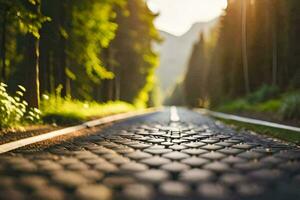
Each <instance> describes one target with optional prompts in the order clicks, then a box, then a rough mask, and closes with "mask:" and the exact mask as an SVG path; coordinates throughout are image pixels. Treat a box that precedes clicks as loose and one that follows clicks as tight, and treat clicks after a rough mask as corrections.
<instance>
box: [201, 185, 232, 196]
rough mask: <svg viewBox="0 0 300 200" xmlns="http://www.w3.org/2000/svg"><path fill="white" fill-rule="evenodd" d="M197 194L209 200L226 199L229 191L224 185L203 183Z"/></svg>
mask: <svg viewBox="0 0 300 200" xmlns="http://www.w3.org/2000/svg"><path fill="white" fill-rule="evenodd" d="M197 192H198V193H199V194H200V195H201V196H203V197H205V198H209V199H226V198H228V196H229V191H228V189H227V188H226V187H225V186H224V185H220V184H214V183H202V184H200V185H199V186H198V188H197Z"/></svg>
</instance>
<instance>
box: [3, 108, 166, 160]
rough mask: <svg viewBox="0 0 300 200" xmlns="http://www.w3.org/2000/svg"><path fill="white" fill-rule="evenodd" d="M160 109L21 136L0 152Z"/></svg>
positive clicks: (117, 115) (116, 115)
mask: <svg viewBox="0 0 300 200" xmlns="http://www.w3.org/2000/svg"><path fill="white" fill-rule="evenodd" d="M161 110H162V108H161V107H158V108H148V109H144V110H138V111H132V112H126V113H120V114H115V115H110V116H107V117H102V118H99V119H96V120H91V121H87V122H84V123H82V124H79V125H75V126H70V127H67V128H63V129H59V130H55V131H51V132H48V133H43V134H40V135H37V136H32V137H28V138H23V139H20V140H16V141H12V142H8V143H5V144H2V145H0V154H3V153H6V152H9V151H12V150H15V149H18V148H21V147H24V146H27V145H31V144H35V143H38V142H42V141H46V140H49V139H53V138H56V137H59V136H64V135H68V134H71V133H73V132H75V131H81V130H84V129H87V128H92V127H96V126H100V125H104V124H107V123H112V122H116V121H121V120H125V119H129V118H132V117H137V116H141V115H146V114H151V113H156V112H159V111H161Z"/></svg>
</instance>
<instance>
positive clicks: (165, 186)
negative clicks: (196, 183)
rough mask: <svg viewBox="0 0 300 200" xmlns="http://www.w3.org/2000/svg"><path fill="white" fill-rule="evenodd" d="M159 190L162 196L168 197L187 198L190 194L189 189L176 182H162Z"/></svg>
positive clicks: (185, 185) (183, 184)
mask: <svg viewBox="0 0 300 200" xmlns="http://www.w3.org/2000/svg"><path fill="white" fill-rule="evenodd" d="M159 188H160V190H161V192H162V193H163V194H165V195H170V196H187V195H188V194H189V193H190V187H189V186H188V185H187V184H185V183H182V182H178V181H168V182H164V183H162V184H161V185H160V187H159Z"/></svg>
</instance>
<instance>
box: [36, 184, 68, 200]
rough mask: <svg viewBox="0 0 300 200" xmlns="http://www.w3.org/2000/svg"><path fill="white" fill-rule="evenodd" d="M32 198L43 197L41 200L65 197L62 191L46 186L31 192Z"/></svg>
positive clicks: (59, 199)
mask: <svg viewBox="0 0 300 200" xmlns="http://www.w3.org/2000/svg"><path fill="white" fill-rule="evenodd" d="M33 197H34V198H33V199H43V200H61V199H65V195H64V192H63V191H62V190H60V189H58V188H56V187H53V186H50V187H49V186H47V187H45V188H43V189H40V190H35V192H34V193H33Z"/></svg>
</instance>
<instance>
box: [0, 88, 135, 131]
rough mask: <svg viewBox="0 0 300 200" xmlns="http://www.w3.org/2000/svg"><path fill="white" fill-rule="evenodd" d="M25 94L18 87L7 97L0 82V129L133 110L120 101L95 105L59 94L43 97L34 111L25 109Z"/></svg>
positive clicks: (89, 117)
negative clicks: (38, 107)
mask: <svg viewBox="0 0 300 200" xmlns="http://www.w3.org/2000/svg"><path fill="white" fill-rule="evenodd" d="M24 93H26V89H25V88H24V87H23V86H18V90H17V91H16V92H15V94H14V95H10V94H8V93H7V85H5V84H4V83H0V111H1V112H0V130H1V129H2V130H5V129H9V128H20V127H24V126H25V127H26V126H29V125H37V124H38V125H42V124H54V125H69V124H75V123H79V122H83V121H86V120H90V119H94V118H99V117H103V116H107V115H112V114H116V113H122V112H128V111H133V110H135V109H136V107H135V106H133V105H132V104H129V103H125V102H121V101H115V102H113V101H110V102H106V103H98V102H95V101H80V100H75V99H72V98H70V97H66V98H62V97H61V96H60V95H50V96H48V95H42V101H41V106H40V109H37V108H33V107H29V106H28V103H27V102H26V101H25V100H24Z"/></svg>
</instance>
